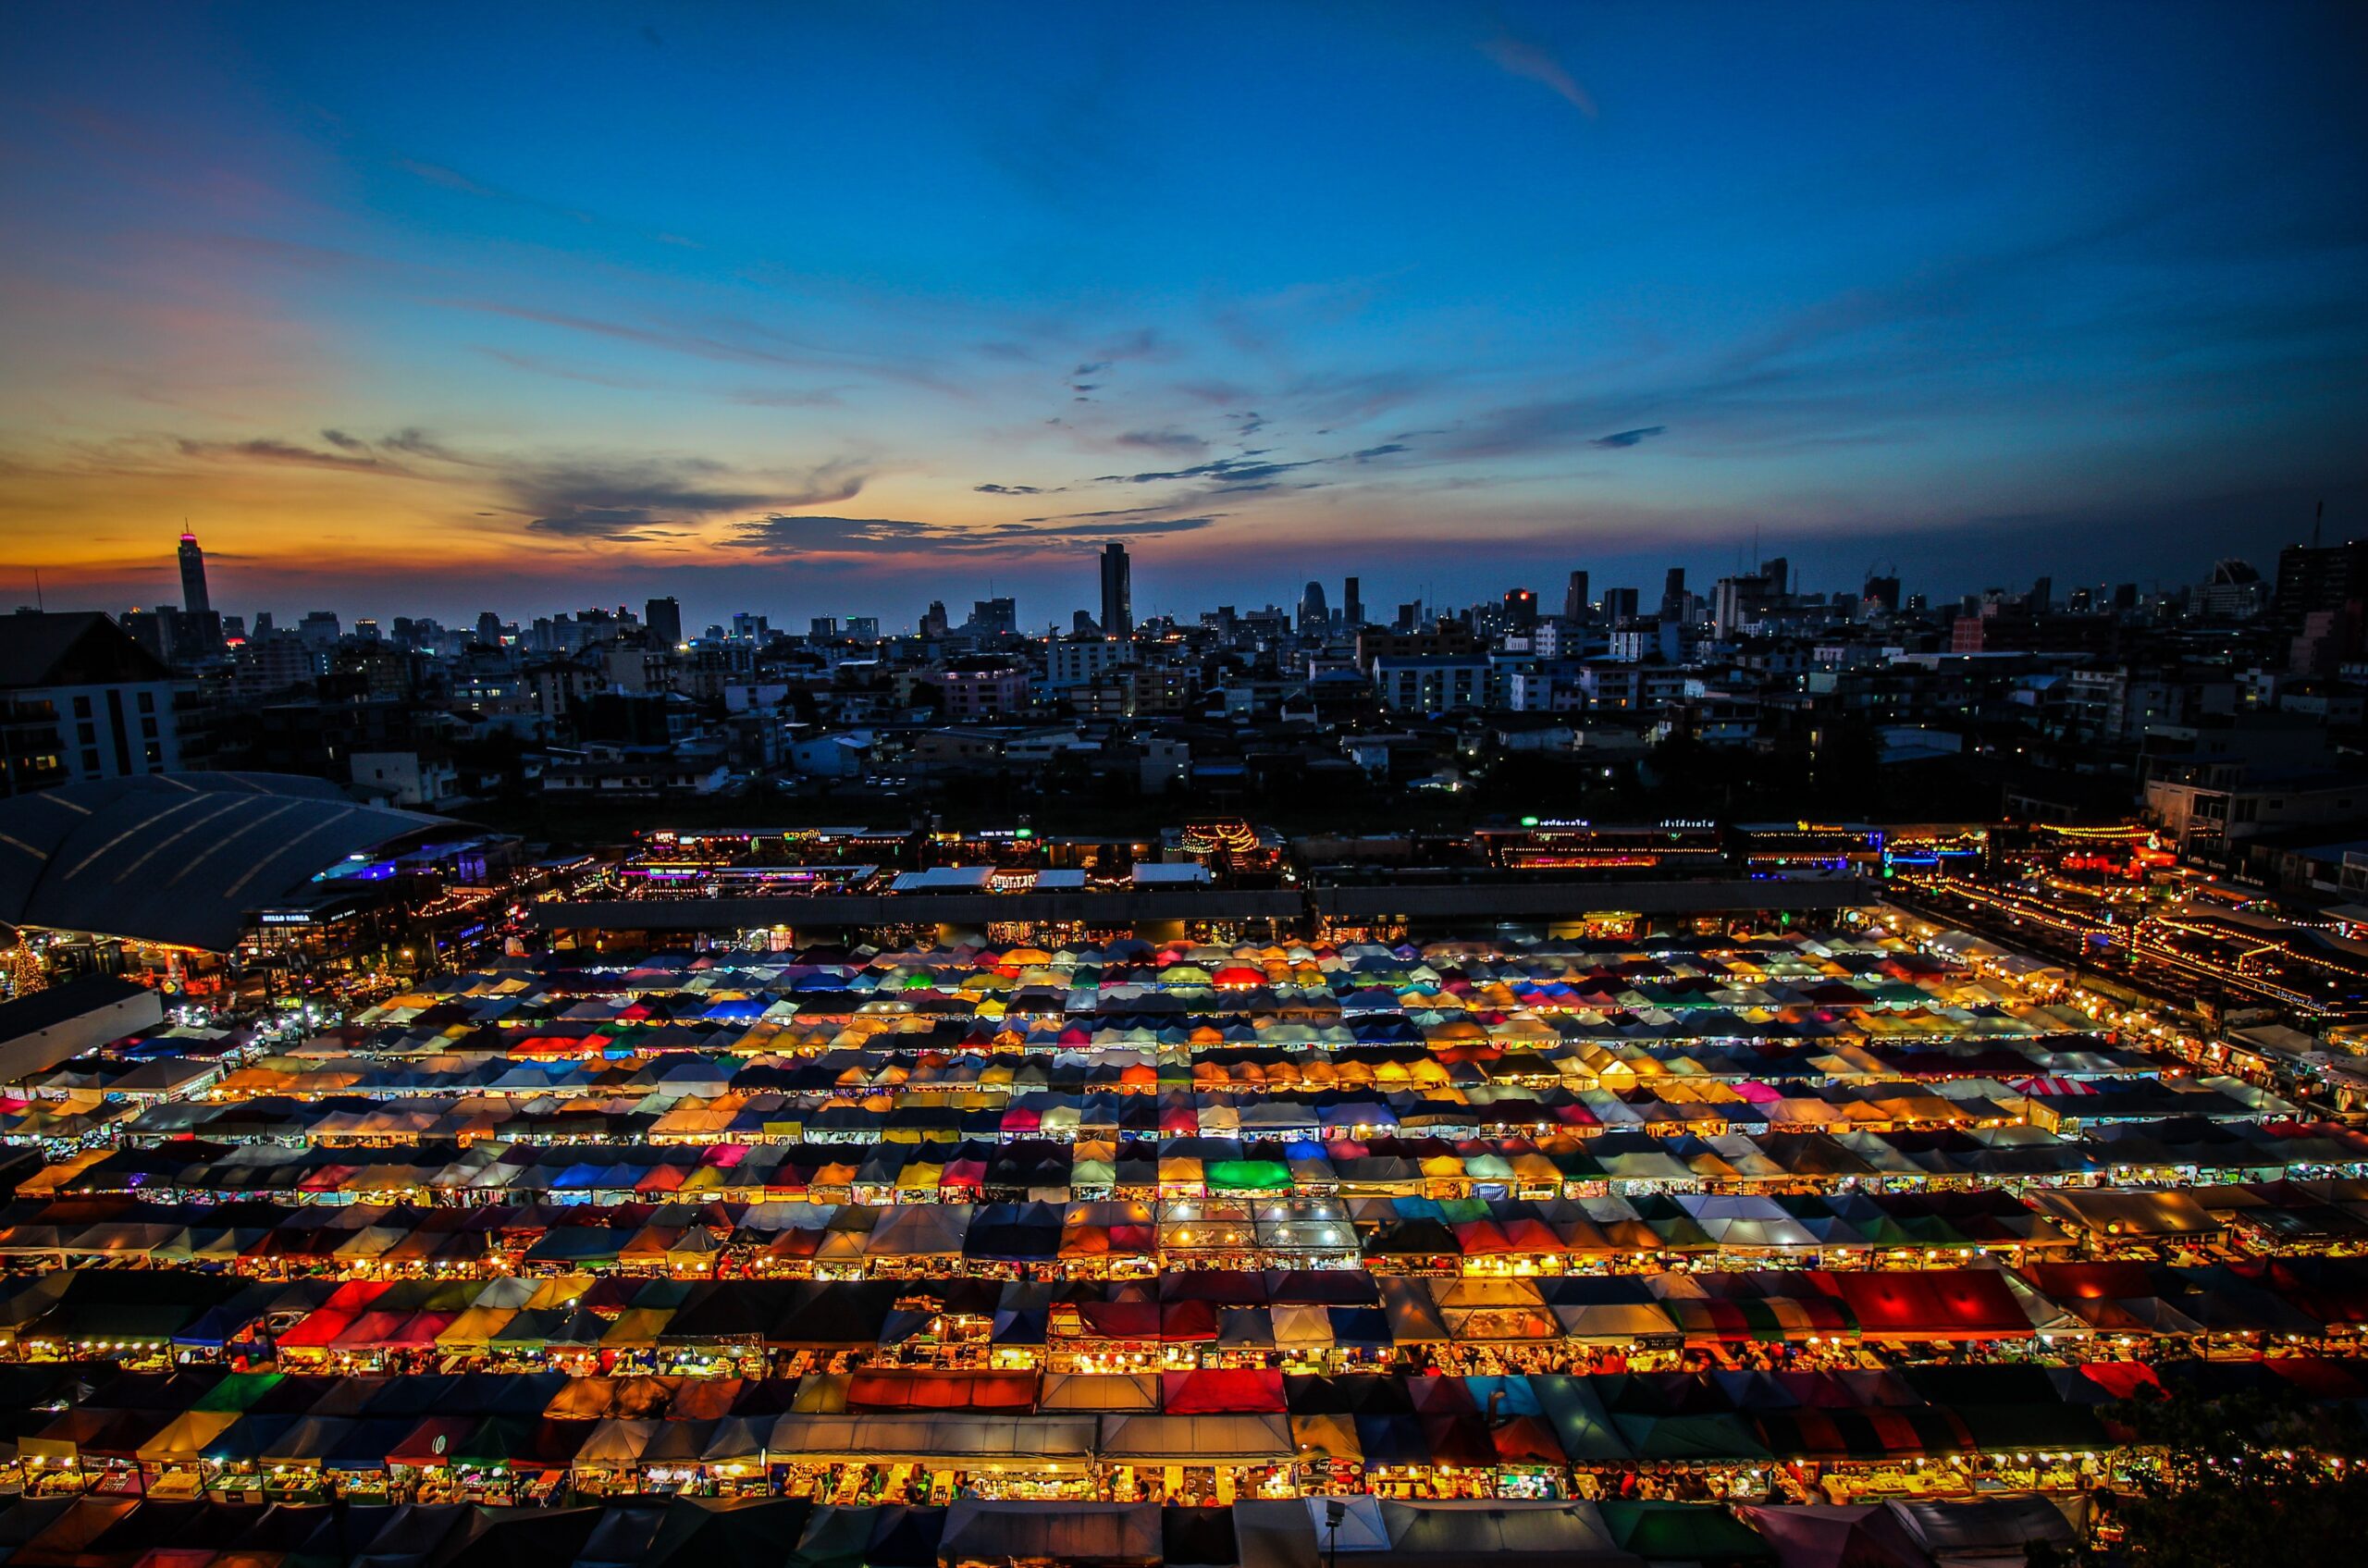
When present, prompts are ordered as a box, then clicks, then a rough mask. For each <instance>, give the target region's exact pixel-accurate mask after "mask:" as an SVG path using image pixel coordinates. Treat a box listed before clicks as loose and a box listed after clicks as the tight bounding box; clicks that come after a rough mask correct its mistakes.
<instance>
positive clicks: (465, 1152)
mask: <svg viewBox="0 0 2368 1568" xmlns="http://www.w3.org/2000/svg"><path fill="white" fill-rule="evenodd" d="M171 1108H172V1109H174V1110H177V1111H178V1110H181V1109H184V1107H179V1106H175V1107H171ZM1498 1108H1499V1110H1501V1109H1503V1107H1502V1106H1501V1105H1499V1107H1498ZM1188 1110H1190V1107H1188ZM306 1111H307V1114H316V1113H317V1107H306ZM881 1114H882V1118H883V1121H885V1122H886V1123H887V1124H888V1126H887V1131H888V1134H889V1135H888V1136H886V1137H882V1138H879V1139H876V1140H873V1141H866V1142H811V1141H801V1142H778V1143H743V1142H732V1141H729V1140H728V1139H723V1138H719V1139H716V1140H713V1141H702V1142H672V1143H653V1142H632V1141H623V1140H618V1139H614V1138H611V1137H610V1136H607V1135H606V1133H607V1130H606V1129H605V1128H600V1129H598V1130H595V1129H593V1128H586V1129H585V1132H586V1136H584V1137H582V1138H581V1139H580V1140H577V1141H572V1142H554V1143H518V1142H507V1141H504V1140H499V1139H487V1140H483V1141H479V1142H464V1143H463V1142H447V1141H443V1140H438V1139H434V1138H416V1137H406V1136H401V1135H395V1134H389V1135H388V1136H386V1137H384V1138H382V1139H381V1140H380V1141H378V1142H372V1143H368V1144H360V1143H322V1142H314V1141H311V1140H309V1139H308V1138H307V1137H306V1136H305V1135H304V1134H303V1133H302V1132H301V1131H297V1130H292V1129H293V1128H295V1127H297V1126H298V1125H300V1124H301V1119H302V1118H291V1119H290V1122H288V1123H286V1124H284V1125H287V1126H290V1128H291V1130H290V1132H289V1133H288V1134H287V1135H286V1136H285V1137H281V1138H274V1139H272V1140H269V1141H255V1142H224V1141H219V1140H216V1139H215V1138H212V1137H200V1136H194V1135H183V1136H179V1137H160V1138H158V1139H156V1140H155V1141H153V1142H147V1141H143V1142H134V1143H121V1144H104V1145H101V1146H98V1147H95V1148H93V1149H89V1150H85V1151H83V1152H81V1153H80V1154H75V1155H71V1156H68V1158H66V1159H64V1160H62V1161H60V1162H59V1163H58V1164H57V1165H56V1166H55V1167H52V1168H51V1169H50V1170H49V1171H48V1172H47V1173H46V1174H44V1175H43V1176H41V1177H38V1178H36V1179H32V1180H31V1181H30V1182H29V1183H28V1184H27V1190H28V1191H34V1192H38V1193H60V1194H62V1193H95V1192H128V1191H148V1192H161V1193H186V1194H189V1195H191V1196H201V1195H216V1196H222V1197H231V1196H240V1195H256V1196H263V1195H270V1196H276V1197H278V1198H280V1199H282V1200H284V1201H288V1202H295V1203H328V1204H338V1203H348V1202H353V1201H356V1200H359V1199H362V1198H367V1197H373V1196H376V1197H378V1198H380V1199H382V1200H383V1199H408V1200H411V1201H416V1202H425V1203H455V1204H468V1203H481V1202H487V1201H491V1200H493V1199H497V1198H499V1197H501V1196H502V1195H504V1194H509V1195H513V1196H514V1195H517V1194H522V1193H534V1194H543V1195H548V1196H550V1197H552V1198H555V1199H558V1200H561V1201H575V1202H587V1203H598V1202H609V1203H618V1202H628V1201H634V1200H636V1199H638V1200H649V1199H654V1198H691V1199H709V1198H712V1199H722V1200H727V1201H738V1202H744V1203H745V1202H756V1201H759V1200H765V1199H812V1200H816V1201H822V1202H857V1203H873V1204H882V1203H937V1202H944V1203H970V1202H976V1201H978V1200H980V1199H981V1198H990V1199H992V1198H998V1197H999V1198H1004V1199H1016V1198H1023V1197H1024V1198H1031V1199H1035V1200H1039V1201H1054V1202H1058V1201H1063V1200H1066V1199H1068V1198H1072V1197H1076V1198H1095V1197H1103V1198H1108V1197H1135V1198H1157V1197H1167V1198H1179V1197H1215V1198H1223V1197H1240V1196H1273V1197H1294V1196H1296V1197H1302V1198H1321V1197H1338V1196H1346V1197H1357V1196H1366V1197H1418V1196H1430V1197H1479V1198H1504V1197H1530V1198H1545V1197H1558V1196H1560V1197H1597V1196H1607V1195H1637V1194H1651V1193H1663V1192H1685V1191H1697V1192H1750V1191H1762V1192H1780V1193H1781V1192H1788V1191H1789V1192H1807V1191H1818V1190H1821V1189H1824V1190H1831V1189H1835V1188H1840V1189H1845V1190H1856V1189H1861V1188H1864V1189H1870V1190H1875V1191H1884V1190H1896V1191H1910V1190H1918V1189H1927V1188H1954V1189H1969V1188H1977V1187H1992V1186H2008V1187H2015V1188H2022V1187H2026V1186H2093V1185H2102V1184H2117V1185H2142V1184H2151V1183H2164V1182H2179V1183H2192V1182H2198V1181H2202V1182H2212V1181H2249V1180H2251V1181H2258V1180H2274V1179H2282V1178H2288V1177H2292V1178H2300V1179H2307V1178H2314V1177H2322V1176H2330V1175H2352V1176H2356V1175H2359V1174H2362V1173H2363V1172H2368V1135H2362V1133H2361V1132H2360V1131H2358V1130H2353V1129H2348V1128H2345V1127H2343V1126H2341V1125H2339V1124H2336V1123H2326V1122H2302V1121H2275V1122H2260V1123H2254V1122H2247V1123H2238V1124H2233V1125H2231V1124H2214V1123H2211V1122H2207V1121H2202V1120H2195V1119H2190V1120H2183V1121H2174V1122H2154V1123H2146V1124H2142V1125H2140V1126H2133V1127H2127V1128H2122V1129H2117V1130H2113V1131H2111V1132H2107V1133H2103V1134H2101V1135H2098V1136H2093V1137H2080V1138H2073V1137H2066V1136H2065V1135H2063V1134H2060V1133H2055V1132H2050V1131H2046V1130H2041V1129H2038V1128H2034V1127H2029V1126H2025V1125H2007V1126H1992V1127H1967V1128H1936V1129H1927V1130H1909V1131H1893V1130H1866V1129H1847V1130H1835V1131H1819V1130H1803V1131H1793V1132H1763V1133H1759V1134H1756V1135H1753V1134H1745V1133H1741V1132H1695V1131H1688V1130H1681V1129H1680V1128H1678V1127H1676V1126H1674V1125H1671V1126H1666V1127H1664V1128H1663V1129H1662V1130H1659V1131H1650V1132H1648V1131H1641V1130H1629V1131H1610V1132H1608V1131H1600V1130H1597V1131H1594V1132H1591V1133H1582V1132H1580V1131H1578V1130H1561V1131H1556V1132H1524V1133H1518V1134H1508V1133H1503V1132H1474V1131H1472V1130H1469V1129H1468V1127H1467V1128H1462V1129H1451V1130H1427V1131H1425V1130H1413V1129H1408V1128H1406V1127H1403V1126H1398V1127H1393V1128H1392V1129H1391V1130H1388V1131H1368V1132H1366V1133H1364V1134H1363V1136H1358V1137H1351V1136H1343V1135H1339V1134H1338V1133H1335V1134H1333V1135H1331V1136H1328V1137H1318V1136H1316V1135H1315V1134H1314V1133H1313V1132H1312V1131H1311V1132H1307V1133H1304V1134H1303V1135H1299V1136H1289V1135H1283V1136H1273V1137H1233V1136H1220V1135H1215V1134H1208V1133H1199V1132H1184V1133H1178V1134H1175V1135H1173V1136H1168V1137H1135V1136H1118V1137H1109V1136H1092V1135H1088V1134H1085V1133H1083V1132H1082V1131H1081V1130H1080V1133H1079V1136H1076V1137H1074V1138H1064V1137H1062V1136H1060V1134H1059V1132H1058V1130H1054V1131H1050V1132H1048V1131H1046V1130H1043V1129H1042V1127H1041V1126H1038V1125H1037V1124H1036V1121H1035V1119H1034V1118H1033V1117H1031V1119H1030V1132H1029V1133H1028V1134H1027V1135H1025V1136H1013V1137H1010V1138H995V1137H992V1136H990V1137H961V1136H956V1135H948V1136H933V1135H930V1131H931V1130H929V1129H927V1128H926V1127H924V1126H922V1125H921V1119H920V1118H919V1117H912V1118H909V1119H905V1120H903V1122H902V1125H901V1128H900V1127H899V1126H897V1125H896V1123H897V1120H898V1113H897V1112H896V1111H894V1109H893V1108H891V1109H887V1110H883V1111H882V1113H881ZM1200 1114H1203V1115H1205V1111H1203V1112H1201V1113H1200ZM1354 1114H1356V1115H1358V1116H1360V1117H1370V1116H1373V1115H1375V1114H1380V1115H1388V1114H1389V1113H1388V1112H1387V1111H1386V1110H1383V1111H1379V1112H1378V1113H1376V1112H1375V1111H1374V1110H1372V1109H1360V1110H1358V1111H1356V1112H1355V1113H1354ZM585 1119H590V1118H585ZM1409 1119H1415V1117H1414V1116H1413V1115H1412V1113H1410V1116H1409ZM948 1131H949V1133H950V1132H951V1131H952V1130H950V1129H949V1130H948ZM900 1132H901V1134H902V1135H899V1133H900Z"/></svg>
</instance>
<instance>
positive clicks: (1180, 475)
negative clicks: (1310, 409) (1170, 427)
mask: <svg viewBox="0 0 2368 1568" xmlns="http://www.w3.org/2000/svg"><path fill="white" fill-rule="evenodd" d="M1325 461H1326V460H1325V459H1323V458H1305V459H1302V460H1301V461H1300V462H1298V463H1256V462H1252V461H1250V460H1248V459H1245V458H1239V457H1219V458H1212V459H1210V460H1209V461H1208V462H1206V463H1194V464H1193V465H1192V466H1191V467H1190V468H1166V469H1154V470H1151V471H1149V472H1145V473H1141V474H1104V475H1098V476H1096V478H1095V479H1094V483H1095V484H1097V485H1157V484H1166V483H1168V482H1170V481H1172V480H1177V479H1214V480H1215V481H1217V482H1218V483H1219V484H1223V485H1240V484H1254V483H1256V482H1257V481H1259V480H1262V479H1271V478H1274V477H1276V476H1277V475H1283V474H1288V473H1289V472H1291V471H1292V470H1293V469H1295V468H1313V467H1314V466H1315V465H1316V464H1317V463H1322V462H1325Z"/></svg>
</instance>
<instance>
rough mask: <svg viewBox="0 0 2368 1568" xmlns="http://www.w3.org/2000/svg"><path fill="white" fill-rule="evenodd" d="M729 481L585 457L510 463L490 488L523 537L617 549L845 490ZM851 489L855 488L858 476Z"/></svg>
mask: <svg viewBox="0 0 2368 1568" xmlns="http://www.w3.org/2000/svg"><path fill="white" fill-rule="evenodd" d="M832 466H833V465H830V464H825V465H822V466H821V467H820V468H818V469H816V470H814V471H811V473H809V475H808V479H809V481H813V480H820V479H822V478H825V477H828V475H826V473H825V470H827V469H829V468H831V467H832ZM732 477H734V475H733V473H732V470H730V469H729V468H728V467H727V466H726V465H725V464H723V463H717V462H715V461H714V460H712V459H709V458H698V457H682V458H663V457H646V458H598V457H585V458H557V459H547V460H531V459H530V460H525V461H523V462H521V461H512V462H511V463H506V464H503V465H500V466H499V477H498V479H497V481H496V482H497V485H498V486H499V489H500V490H501V492H502V493H503V494H504V495H505V496H506V497H507V498H508V499H509V500H510V503H511V508H512V511H513V512H525V513H527V514H528V522H527V524H526V526H527V528H528V529H529V530H530V531H532V532H534V533H538V534H549V535H552V536H554V537H559V538H568V539H601V540H608V541H611V542H617V543H637V542H640V541H642V540H644V539H646V538H649V537H661V536H660V535H653V534H651V533H649V532H648V530H651V529H669V530H672V529H680V528H681V527H683V526H684V525H685V524H687V523H689V522H691V521H694V520H697V519H700V518H707V517H714V516H719V515H722V514H724V513H727V512H747V511H751V510H753V509H755V508H758V507H768V506H796V505H808V504H812V499H811V498H813V497H815V496H818V495H820V494H822V493H825V492H829V491H833V490H837V489H841V488H844V485H830V484H820V483H812V482H809V483H808V484H806V485H804V486H796V487H792V489H791V491H790V492H788V494H787V499H782V498H777V497H776V496H775V494H774V493H773V492H771V490H768V489H763V488H750V487H748V486H747V484H746V481H745V480H742V481H741V482H740V483H738V484H732V483H728V482H727V481H728V480H729V479H731V478H732ZM854 483H855V485H856V488H861V486H862V479H861V477H860V476H857V477H856V478H855V480H854ZM846 493H848V494H852V493H853V491H852V490H849V491H847V492H846Z"/></svg>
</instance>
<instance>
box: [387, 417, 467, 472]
mask: <svg viewBox="0 0 2368 1568" xmlns="http://www.w3.org/2000/svg"><path fill="white" fill-rule="evenodd" d="M378 445H379V446H381V447H385V448H388V449H390V450H392V451H399V452H407V453H409V454H410V455H411V456H413V457H425V458H432V459H434V460H435V461H437V462H438V463H462V464H466V465H469V466H472V467H474V466H475V465H476V460H475V459H474V458H468V457H463V456H462V454H461V453H459V452H457V451H453V450H452V449H451V448H450V447H448V446H446V445H445V444H444V443H443V442H441V441H439V440H438V439H437V438H435V437H433V436H431V435H429V434H428V433H427V432H426V431H425V430H423V429H421V428H420V427H419V426H416V425H406V426H403V427H402V428H401V429H400V430H398V431H396V432H395V433H394V434H393V435H391V436H381V437H379V438H378Z"/></svg>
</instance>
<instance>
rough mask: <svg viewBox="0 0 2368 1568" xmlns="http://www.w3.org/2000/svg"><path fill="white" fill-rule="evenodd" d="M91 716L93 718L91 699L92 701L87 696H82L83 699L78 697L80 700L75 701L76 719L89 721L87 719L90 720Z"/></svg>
mask: <svg viewBox="0 0 2368 1568" xmlns="http://www.w3.org/2000/svg"><path fill="white" fill-rule="evenodd" d="M90 716H91V699H90V698H89V697H88V696H87V695H86V696H82V697H78V698H75V699H74V717H76V718H77V719H87V718H89V717H90Z"/></svg>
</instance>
